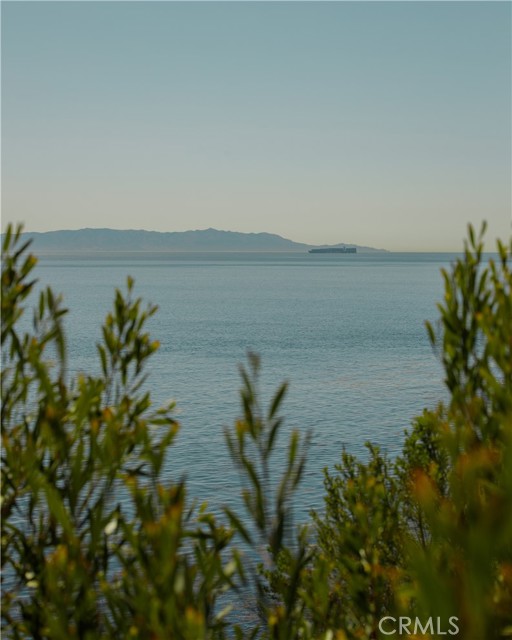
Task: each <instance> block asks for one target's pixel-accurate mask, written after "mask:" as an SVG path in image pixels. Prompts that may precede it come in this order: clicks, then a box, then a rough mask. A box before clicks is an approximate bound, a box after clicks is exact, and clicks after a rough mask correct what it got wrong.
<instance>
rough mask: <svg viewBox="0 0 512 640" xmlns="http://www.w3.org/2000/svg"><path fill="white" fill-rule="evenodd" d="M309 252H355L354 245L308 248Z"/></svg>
mask: <svg viewBox="0 0 512 640" xmlns="http://www.w3.org/2000/svg"><path fill="white" fill-rule="evenodd" d="M309 253H357V249H356V247H324V248H321V249H310V250H309Z"/></svg>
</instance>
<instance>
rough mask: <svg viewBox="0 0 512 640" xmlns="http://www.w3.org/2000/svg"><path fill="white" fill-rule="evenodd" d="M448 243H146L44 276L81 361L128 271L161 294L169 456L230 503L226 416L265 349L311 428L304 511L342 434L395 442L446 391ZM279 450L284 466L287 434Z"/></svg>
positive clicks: (194, 489)
mask: <svg viewBox="0 0 512 640" xmlns="http://www.w3.org/2000/svg"><path fill="white" fill-rule="evenodd" d="M453 258H454V256H451V255H447V254H393V253H391V254H357V255H347V256H342V255H321V256H312V255H309V254H305V255H302V254H174V255H163V254H153V255H148V254H137V255H118V256H115V257H112V258H109V259H106V258H105V257H98V256H94V255H90V256H85V257H81V258H80V259H78V258H76V257H73V256H71V257H59V258H55V257H51V258H50V257H46V258H43V259H42V260H41V262H40V263H39V266H38V276H39V278H40V280H41V282H42V283H44V284H51V285H52V286H53V287H54V289H55V290H56V291H59V292H61V293H62V294H63V295H64V299H65V303H66V306H67V307H68V308H69V309H70V313H69V315H68V316H67V320H66V330H67V337H68V346H69V355H70V359H69V369H70V371H72V372H77V371H88V372H89V371H97V370H98V359H97V354H96V348H95V344H96V342H97V341H98V340H99V339H100V323H101V321H102V319H103V318H104V316H105V314H106V313H107V311H108V310H109V309H110V306H111V302H112V298H113V293H114V289H115V288H116V287H123V286H124V283H125V281H126V276H127V275H128V274H130V275H131V276H133V277H134V279H135V291H136V294H137V295H140V296H142V297H143V298H144V300H147V301H148V302H152V303H156V304H157V305H158V306H159V311H158V313H157V315H156V316H155V317H154V318H153V319H152V320H151V323H150V330H151V333H152V336H153V337H154V338H156V339H158V340H159V341H160V343H161V348H160V350H159V352H158V354H157V355H156V356H155V357H154V358H153V360H152V363H151V368H150V378H149V385H150V388H151V391H152V395H153V400H154V402H156V403H161V402H164V401H166V400H168V399H170V398H174V399H175V400H176V402H177V414H176V416H177V418H178V419H179V421H180V423H181V426H182V428H181V431H180V434H179V437H178V440H177V442H176V444H175V446H174V447H173V449H172V451H171V456H170V458H169V460H168V462H167V466H166V474H167V476H168V477H169V479H171V480H176V479H178V478H180V477H181V476H182V475H183V474H186V476H187V478H188V486H189V493H190V494H191V495H192V496H193V497H195V498H197V499H198V500H200V501H203V500H207V501H208V502H209V503H210V504H211V505H212V507H213V508H214V509H215V510H217V509H218V508H219V507H220V506H221V505H222V504H226V503H229V504H236V503H237V502H238V501H237V496H238V492H239V482H238V476H237V473H236V471H234V470H233V468H232V465H231V463H230V461H229V457H228V454H227V450H226V447H225V445H224V436H223V428H224V427H225V426H227V425H232V424H233V422H234V420H235V418H236V417H237V416H238V415H239V414H240V411H239V397H238V389H239V387H240V377H239V373H238V364H239V363H242V362H244V361H245V360H246V353H247V351H248V350H249V349H250V350H253V351H256V352H257V353H259V354H260V355H261V358H262V396H263V398H267V399H269V398H270V396H271V394H272V392H273V390H274V389H275V388H276V386H277V384H278V383H279V382H280V381H282V380H287V381H288V382H289V383H290V388H289V393H288V395H287V396H286V399H285V403H284V407H283V415H284V416H285V418H286V426H287V428H292V427H293V428H297V429H299V430H301V431H303V432H306V431H307V430H309V429H311V430H312V431H313V440H312V444H311V447H310V451H309V457H308V466H307V473H306V475H305V478H304V481H303V484H302V487H301V490H300V494H299V497H298V513H297V514H296V515H297V517H298V518H299V519H305V518H306V516H307V513H308V511H309V510H310V509H311V508H321V507H322V494H323V484H322V469H323V467H326V466H327V467H331V468H332V467H333V466H334V465H335V464H336V463H337V462H338V461H339V459H340V453H341V450H342V447H343V446H345V447H346V448H347V449H348V450H349V451H350V452H352V453H356V454H359V455H364V442H365V441H366V440H371V441H373V442H375V443H377V444H379V445H380V446H381V447H382V448H383V449H384V450H385V451H387V452H388V453H389V454H390V455H395V454H396V453H397V452H399V450H400V448H401V442H402V439H403V431H404V429H405V428H407V427H408V425H409V424H410V421H411V419H412V418H413V416H415V415H417V414H419V413H420V412H421V411H422V409H423V408H424V407H434V406H435V405H436V404H437V402H438V401H439V400H440V399H442V398H443V395H444V390H443V384H442V376H443V372H442V369H441V365H440V363H439V362H438V360H437V359H436V357H435V355H434V354H433V352H432V349H431V347H430V344H429V341H428V338H427V334H426V330H425V327H424V321H425V320H426V319H430V320H435V319H436V318H437V315H438V314H437V310H436V306H435V305H436V302H437V301H440V300H441V299H442V295H443V287H442V279H441V275H440V269H441V267H443V266H445V267H446V266H448V265H449V264H450V261H451V260H452V259H453ZM282 445H283V446H282V447H281V449H280V450H279V451H278V452H277V454H276V458H275V462H274V464H275V468H276V470H278V469H279V468H280V464H281V462H282V455H283V453H284V450H285V449H284V442H282Z"/></svg>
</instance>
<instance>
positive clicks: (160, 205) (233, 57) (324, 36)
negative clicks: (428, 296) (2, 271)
mask: <svg viewBox="0 0 512 640" xmlns="http://www.w3.org/2000/svg"><path fill="white" fill-rule="evenodd" d="M511 9H512V5H511V4H510V3H509V2H486V1H485V2H5V1H3V2H2V3H1V12H2V15H1V19H2V226H3V228H5V225H6V224H7V222H11V221H15V222H19V221H22V222H23V223H24V224H25V228H26V230H29V231H49V230H55V229H79V228H83V227H111V228H117V229H151V230H157V231H184V230H187V229H204V228H208V227H214V228H217V229H225V230H231V231H244V232H260V231H267V232H270V233H278V234H280V235H282V236H284V237H287V238H290V239H292V240H295V241H299V242H307V243H313V244H321V243H327V244H335V243H339V242H346V243H356V244H360V245H368V246H373V247H379V248H385V249H389V250H395V251H457V250H459V249H460V248H461V246H462V239H463V237H464V236H465V233H466V226H467V223H468V222H472V223H473V224H474V225H476V226H477V227H479V225H480V223H481V221H482V220H483V219H486V220H487V221H488V224H489V230H488V233H487V236H488V238H489V240H490V241H491V242H492V245H494V238H496V237H500V238H502V239H504V240H507V239H508V238H509V237H510V234H511V180H512V179H511V148H512V139H511Z"/></svg>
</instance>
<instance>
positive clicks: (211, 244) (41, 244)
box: [23, 228, 378, 254]
mask: <svg viewBox="0 0 512 640" xmlns="http://www.w3.org/2000/svg"><path fill="white" fill-rule="evenodd" d="M23 235H24V237H25V238H27V239H28V238H31V239H33V241H34V250H35V251H36V253H41V254H44V253H59V252H70V251H72V252H76V251H79V252H82V251H83V252H86V251H87V252H90V251H100V252H113V251H116V252H117V251H122V252H125V251H127V252H131V251H276V252H277V251H279V252H287V251H289V252H305V251H308V249H311V248H313V247H315V246H317V245H308V244H304V243H301V242H294V241H293V240H288V239H286V238H283V237H281V236H279V235H276V234H273V233H240V232H237V231H220V230H218V229H211V228H210V229H200V230H195V231H173V232H159V231H144V230H126V231H124V230H123V231H122V230H117V229H79V230H68V231H47V232H45V233H38V232H27V233H24V234H23ZM321 246H326V245H321ZM332 246H339V245H332ZM350 246H356V247H357V248H358V251H360V252H369V251H378V249H372V248H370V247H359V246H358V245H350Z"/></svg>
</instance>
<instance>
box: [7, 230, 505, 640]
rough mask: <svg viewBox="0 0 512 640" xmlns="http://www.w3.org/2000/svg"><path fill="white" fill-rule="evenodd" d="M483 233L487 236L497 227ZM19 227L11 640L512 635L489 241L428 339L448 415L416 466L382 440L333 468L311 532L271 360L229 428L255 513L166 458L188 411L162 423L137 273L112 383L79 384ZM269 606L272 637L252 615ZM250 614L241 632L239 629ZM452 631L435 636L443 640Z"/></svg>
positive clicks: (120, 321)
mask: <svg viewBox="0 0 512 640" xmlns="http://www.w3.org/2000/svg"><path fill="white" fill-rule="evenodd" d="M482 233H483V230H482ZM27 244H28V243H25V244H24V243H23V241H22V236H21V235H20V229H17V230H16V231H13V230H12V229H11V228H10V229H9V230H8V232H7V234H6V236H5V238H4V242H3V263H2V337H1V341H2V342H1V344H2V356H3V364H4V366H3V370H2V408H1V412H2V413H1V418H2V429H3V434H2V463H3V464H2V538H1V540H2V568H3V577H2V580H3V596H2V605H3V606H2V620H3V631H4V634H5V637H9V638H27V637H33V638H48V639H50V638H52V639H53V638H55V639H68V638H73V637H76V638H83V639H87V638H90V639H92V638H94V639H96V638H141V639H146V638H151V639H156V640H158V639H162V640H163V639H164V638H166V639H168V638H179V639H184V640H187V639H194V640H196V639H200V638H204V639H206V638H212V639H214V638H219V639H221V638H226V637H236V638H244V637H247V638H256V637H258V638H273V639H279V640H287V639H289V640H291V639H295V638H303V639H305V640H307V639H313V638H314V639H321V640H334V639H335V638H336V639H338V640H343V639H349V638H350V639H356V638H366V639H370V638H381V637H382V638H383V637H387V636H386V635H384V633H383V631H382V629H381V628H380V626H379V621H380V620H381V619H382V617H383V616H391V617H394V618H399V617H400V616H402V617H406V618H411V619H414V618H415V617H418V618H419V619H420V620H422V621H423V622H425V621H426V620H427V619H428V618H429V617H432V618H433V619H434V620H437V619H438V618H439V619H440V620H441V623H442V624H444V627H445V628H446V622H447V620H448V619H449V618H450V617H456V618H457V620H458V626H459V628H460V634H459V636H458V637H462V638H465V639H468V640H472V639H475V640H477V639H478V640H482V639H484V638H485V639H486V640H491V639H493V638H502V637H506V636H507V635H508V636H512V353H511V351H512V272H511V268H510V260H511V254H512V243H511V245H510V246H509V247H505V246H503V245H501V244H499V245H498V252H499V254H498V259H497V260H489V261H488V262H486V260H485V259H484V257H483V254H482V236H480V237H475V234H474V232H473V230H472V229H470V233H469V241H468V243H467V245H466V247H465V251H464V255H463V257H462V258H460V259H459V260H457V261H456V263H455V264H454V265H453V267H452V268H451V269H450V270H449V271H444V272H443V276H444V280H445V296H444V301H443V302H442V303H441V304H440V305H439V311H440V322H439V324H438V326H437V329H436V330H434V329H433V327H432V326H430V325H428V326H427V329H428V333H429V336H430V339H431V341H432V344H433V347H434V349H435V351H436V353H438V354H440V357H441V359H442V363H443V367H444V370H445V377H446V385H447V388H448V391H449V400H448V401H447V402H446V403H444V404H440V405H439V406H438V407H437V408H435V409H433V410H425V411H424V412H423V414H422V415H421V416H419V417H417V418H416V419H415V420H414V422H413V425H412V429H411V431H410V432H409V433H407V434H406V437H405V440H404V445H403V450H402V454H401V455H400V456H399V457H398V458H397V459H395V460H390V459H389V458H387V457H386V456H385V455H383V454H382V453H381V452H380V450H379V449H378V448H377V447H375V446H373V445H371V444H368V445H367V447H368V457H367V460H366V461H361V460H358V459H356V458H355V457H354V456H351V455H349V454H348V453H347V452H343V454H342V458H341V462H340V464H339V465H338V466H337V467H336V468H335V469H334V470H332V471H327V470H326V472H325V490H326V493H325V507H324V510H323V511H322V512H321V513H320V512H317V513H313V514H312V523H311V525H310V527H309V528H305V527H303V528H299V529H295V528H294V526H293V520H292V506H293V496H294V493H295V491H296V489H297V487H298V484H299V482H300V480H301V477H302V475H303V470H304V465H305V461H306V451H307V447H308V443H309V435H306V436H305V437H301V436H300V434H299V433H298V432H291V433H290V434H289V436H288V445H287V449H286V452H287V453H286V456H285V462H284V468H283V469H282V470H281V471H279V470H276V466H275V464H274V462H273V456H274V455H275V452H276V450H278V449H279V448H282V444H281V440H282V436H283V433H282V432H283V419H282V418H281V417H280V409H281V405H282V402H283V399H284V397H285V394H286V385H282V386H280V387H279V388H278V390H277V391H276V393H275V395H274V397H273V398H272V399H271V401H270V404H269V406H268V408H263V407H262V403H261V398H260V392H259V375H260V363H259V359H258V357H257V356H256V355H254V354H250V355H249V363H248V367H247V368H244V367H242V368H241V375H242V381H243V386H242V391H241V417H240V419H239V420H238V421H237V422H236V423H235V425H234V426H233V427H232V428H231V429H227V430H226V443H227V446H228V449H229V452H230V455H231V458H232V460H233V464H234V465H236V467H237V468H238V470H239V473H240V479H241V497H242V501H243V505H244V506H245V513H244V514H241V513H236V512H234V511H233V510H230V509H228V508H225V509H224V518H222V519H219V518H218V517H214V516H213V514H211V513H210V512H209V511H208V508H207V507H206V506H203V507H201V508H200V509H196V508H195V507H194V505H193V504H191V503H190V502H189V500H188V499H187V494H186V486H185V483H184V482H183V481H176V480H175V481H171V480H170V479H169V472H168V470H167V466H166V465H167V463H168V461H169V460H170V455H171V454H172V452H171V450H170V448H171V446H172V443H173V440H174V438H175V437H176V434H177V431H178V424H177V422H176V421H175V419H174V417H173V406H172V405H169V406H164V407H161V408H158V409H154V408H153V407H152V403H151V397H150V393H149V392H148V391H147V386H146V385H145V384H144V382H145V371H146V368H147V362H148V360H149V358H150V357H151V355H152V354H153V353H154V352H155V350H156V349H157V348H158V344H157V343H155V342H154V341H152V340H151V339H150V337H149V335H148V333H147V331H146V323H147V321H148V319H149V318H150V316H151V315H152V314H153V313H155V310H156V309H155V308H154V307H148V308H143V306H142V302H141V300H140V299H139V298H134V295H133V282H132V281H131V279H128V283H127V291H126V293H125V294H123V293H121V292H120V291H117V292H116V295H115V299H114V306H113V310H112V311H111V312H110V313H109V314H108V316H107V318H106V321H105V323H104V325H103V328H102V340H101V343H100V344H99V345H98V357H99V363H100V367H99V373H98V374H96V375H79V376H77V377H76V378H73V377H72V376H70V375H69V374H68V373H67V370H66V341H65V337H64V331H63V318H64V315H65V312H66V311H65V309H64V308H63V306H62V302H61V300H60V299H59V298H58V297H56V296H55V295H54V294H53V292H52V291H51V289H45V290H43V291H41V292H40V293H39V298H38V301H37V304H36V305H35V309H34V312H33V318H32V324H31V325H30V322H29V319H28V318H27V317H26V315H27V303H28V300H29V295H30V294H31V293H34V287H35V281H34V280H33V279H31V278H32V275H31V274H32V271H33V268H34V266H35V264H36V260H35V258H34V257H33V256H32V255H30V254H28V253H27ZM247 595H248V597H250V598H252V602H253V606H254V608H255V609H256V610H257V612H258V618H259V624H254V625H252V626H251V627H250V628H248V627H247V625H246V626H245V627H244V626H242V625H240V624H237V623H236V621H235V622H233V621H232V620H231V615H230V613H229V611H230V608H232V607H233V605H234V603H235V602H236V600H237V598H238V599H239V598H241V597H246V596H247ZM233 617H235V618H236V616H233ZM435 630H436V628H435V627H434V628H433V629H432V628H429V629H427V630H426V631H425V632H424V633H422V635H421V636H420V635H419V634H418V635H416V636H415V637H436V633H435Z"/></svg>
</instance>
